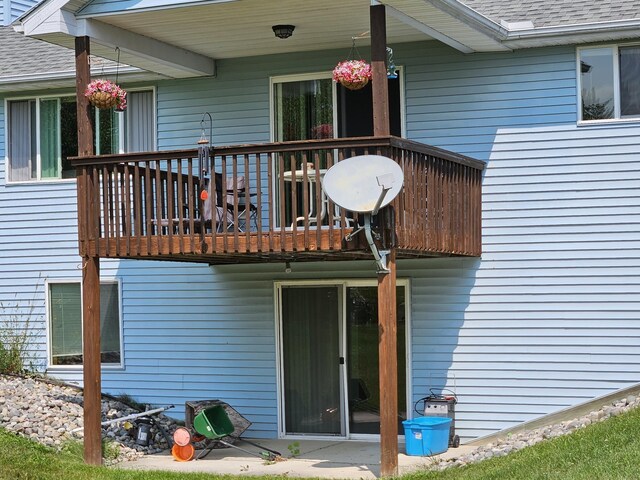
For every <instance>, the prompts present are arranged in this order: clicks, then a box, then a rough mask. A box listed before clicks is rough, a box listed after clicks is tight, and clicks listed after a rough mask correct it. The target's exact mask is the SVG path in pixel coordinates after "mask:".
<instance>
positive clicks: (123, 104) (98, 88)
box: [84, 79, 127, 110]
mask: <svg viewBox="0 0 640 480" xmlns="http://www.w3.org/2000/svg"><path fill="white" fill-rule="evenodd" d="M97 92H104V93H108V94H109V95H110V96H112V97H114V98H116V108H117V109H118V110H124V109H125V108H127V92H126V91H125V90H124V89H123V88H122V87H120V86H119V85H116V84H115V83H113V82H111V81H109V80H102V79H98V80H94V81H92V82H91V83H90V84H89V85H87V89H86V90H85V91H84V96H85V97H91V96H92V95H93V94H95V93H97Z"/></svg>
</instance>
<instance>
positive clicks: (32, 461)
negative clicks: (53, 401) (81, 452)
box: [0, 429, 233, 480]
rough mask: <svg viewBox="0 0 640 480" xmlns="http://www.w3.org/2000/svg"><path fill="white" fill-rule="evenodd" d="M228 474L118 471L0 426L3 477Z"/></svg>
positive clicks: (195, 478) (128, 478) (159, 478)
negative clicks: (62, 451) (56, 450)
mask: <svg viewBox="0 0 640 480" xmlns="http://www.w3.org/2000/svg"><path fill="white" fill-rule="evenodd" d="M225 478H226V479H231V478H233V477H230V476H226V475H210V474H209V475H207V474H198V473H192V474H186V473H170V472H147V471H133V470H118V469H115V468H107V467H94V466H89V465H85V464H84V463H83V462H82V460H81V458H80V457H79V456H78V455H77V454H71V453H56V452H55V451H53V450H52V449H50V448H47V447H44V446H42V445H40V444H38V443H35V442H32V441H30V440H27V439H25V438H22V437H18V436H17V435H14V434H12V433H9V432H7V431H6V430H3V429H0V479H1V480H94V479H95V480H165V479H166V480H179V479H184V480H205V479H206V480H212V479H225Z"/></svg>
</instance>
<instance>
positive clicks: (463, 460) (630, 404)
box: [430, 395, 640, 470]
mask: <svg viewBox="0 0 640 480" xmlns="http://www.w3.org/2000/svg"><path fill="white" fill-rule="evenodd" d="M639 407H640V397H636V396H635V395H629V396H628V397H626V398H621V399H620V400H617V401H615V402H613V403H611V404H609V405H605V406H604V407H602V408H600V409H598V410H594V411H592V412H590V413H588V414H586V415H583V416H582V417H579V418H576V419H573V420H566V421H564V422H561V423H557V424H555V425H549V426H546V427H540V428H536V429H534V430H529V431H525V432H521V433H516V434H514V435H509V436H507V437H505V438H503V439H501V440H498V441H496V442H493V443H489V444H487V445H482V446H480V447H478V448H477V449H476V450H474V451H473V452H471V453H469V454H467V455H461V456H460V457H455V458H450V459H448V460H446V461H439V460H436V461H434V463H433V464H432V465H430V468H431V469H433V470H445V469H447V468H450V467H454V466H464V465H468V464H470V463H476V462H480V461H482V460H486V459H488V458H493V457H503V456H505V455H508V454H509V453H512V452H515V451H517V450H520V449H522V448H525V447H530V446H531V445H535V444H536V443H539V442H541V441H543V440H546V439H549V438H555V437H559V436H561V435H567V434H568V433H571V432H573V431H575V430H577V429H579V428H583V427H586V426H587V425H591V424H592V423H596V422H601V421H603V420H606V419H607V418H610V417H615V416H618V415H620V414H622V413H624V412H627V411H629V410H631V409H633V408H639Z"/></svg>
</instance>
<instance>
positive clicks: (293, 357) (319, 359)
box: [282, 286, 343, 435]
mask: <svg viewBox="0 0 640 480" xmlns="http://www.w3.org/2000/svg"><path fill="white" fill-rule="evenodd" d="M339 293H340V292H339V290H338V288H337V287H336V286H324V287H293V286H288V287H283V288H282V360H283V362H282V363H283V372H282V374H283V376H282V379H283V383H284V399H283V401H284V406H285V432H286V433H287V434H317V435H342V434H343V428H342V423H343V422H342V409H341V404H342V401H341V392H340V385H341V381H340V362H339V359H340V312H339Z"/></svg>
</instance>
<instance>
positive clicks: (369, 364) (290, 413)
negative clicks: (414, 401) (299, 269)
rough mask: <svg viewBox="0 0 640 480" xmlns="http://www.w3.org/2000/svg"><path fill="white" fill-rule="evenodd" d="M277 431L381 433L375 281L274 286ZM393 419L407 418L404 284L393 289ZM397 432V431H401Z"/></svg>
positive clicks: (349, 433)
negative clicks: (395, 377)
mask: <svg viewBox="0 0 640 480" xmlns="http://www.w3.org/2000/svg"><path fill="white" fill-rule="evenodd" d="M278 292H279V295H278V299H279V308H278V310H279V312H280V332H279V334H280V362H281V371H280V380H281V381H280V384H281V392H280V393H281V404H282V409H281V418H282V422H281V433H282V434H284V435H310V436H340V437H353V436H358V435H372V434H373V435H376V434H379V433H380V394H379V391H380V383H379V377H378V358H379V357H378V289H377V286H376V285H375V283H374V282H366V281H353V282H336V283H330V284H324V285H311V284H301V283H298V284H283V285H279V286H278ZM396 307H397V318H398V345H397V348H398V407H399V412H398V413H399V415H398V422H399V423H400V422H401V421H402V420H404V419H406V418H407V415H406V414H407V411H406V410H407V406H406V405H407V383H406V378H407V375H406V368H407V365H406V325H407V323H406V315H407V311H408V308H407V305H406V282H401V285H399V286H398V290H397V304H396ZM400 431H402V430H400Z"/></svg>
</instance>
